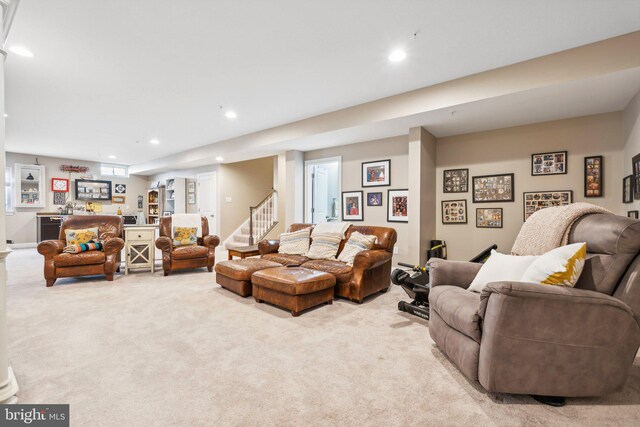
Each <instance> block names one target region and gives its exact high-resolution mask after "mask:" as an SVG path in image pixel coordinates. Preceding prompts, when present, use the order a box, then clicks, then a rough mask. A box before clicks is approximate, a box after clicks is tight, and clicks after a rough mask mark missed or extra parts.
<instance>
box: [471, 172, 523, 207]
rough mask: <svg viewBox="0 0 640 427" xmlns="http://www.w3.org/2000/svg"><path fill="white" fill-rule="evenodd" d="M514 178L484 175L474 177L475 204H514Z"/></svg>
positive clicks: (510, 174) (507, 175)
mask: <svg viewBox="0 0 640 427" xmlns="http://www.w3.org/2000/svg"><path fill="white" fill-rule="evenodd" d="M513 181H514V176H513V174H512V173H505V174H502V175H484V176H474V177H473V203H495V202H513V200H514V199H513V194H514V191H515V190H514V185H513V184H514V183H513Z"/></svg>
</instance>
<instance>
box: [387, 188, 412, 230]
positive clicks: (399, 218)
mask: <svg viewBox="0 0 640 427" xmlns="http://www.w3.org/2000/svg"><path fill="white" fill-rule="evenodd" d="M394 193H395V194H394ZM395 197H405V199H406V200H405V204H406V206H405V207H404V211H405V212H404V213H405V215H394V214H393V213H392V212H393V207H394V203H395V201H394V198H395ZM387 222H409V189H407V188H403V189H397V190H391V189H389V190H387Z"/></svg>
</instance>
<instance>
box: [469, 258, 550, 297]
mask: <svg viewBox="0 0 640 427" xmlns="http://www.w3.org/2000/svg"><path fill="white" fill-rule="evenodd" d="M537 258H538V257H537V256H518V255H505V254H501V253H500V252H496V250H495V249H493V250H492V251H491V256H490V257H489V259H488V260H487V262H485V263H484V264H483V265H482V267H481V268H480V271H478V274H477V275H476V277H475V279H473V282H471V285H469V288H468V289H469V290H470V291H473V292H482V289H483V288H484V287H485V286H486V285H487V283H492V282H502V281H516V282H519V281H521V280H522V275H523V274H524V272H525V271H526V270H527V268H529V266H530V265H531V264H533V263H534V261H536V259H537Z"/></svg>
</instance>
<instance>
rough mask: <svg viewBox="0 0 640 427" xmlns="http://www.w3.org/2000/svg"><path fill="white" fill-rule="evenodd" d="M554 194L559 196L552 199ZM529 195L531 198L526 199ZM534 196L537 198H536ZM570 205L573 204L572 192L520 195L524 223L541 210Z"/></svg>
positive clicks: (543, 192)
mask: <svg viewBox="0 0 640 427" xmlns="http://www.w3.org/2000/svg"><path fill="white" fill-rule="evenodd" d="M556 193H557V194H559V195H560V196H559V197H557V198H554V197H555V196H554V194H556ZM565 194H567V197H566V198H565V197H564V195H565ZM529 195H530V196H531V198H527V196H529ZM536 195H537V196H538V197H537V198H536ZM547 195H548V196H547ZM527 202H530V203H527ZM554 202H559V203H554ZM571 203H573V190H553V191H525V192H524V193H522V218H523V220H524V221H526V220H527V218H529V217H530V216H531V215H533V214H534V213H535V212H537V211H539V210H541V209H544V208H548V207H551V206H566V205H569V204H571Z"/></svg>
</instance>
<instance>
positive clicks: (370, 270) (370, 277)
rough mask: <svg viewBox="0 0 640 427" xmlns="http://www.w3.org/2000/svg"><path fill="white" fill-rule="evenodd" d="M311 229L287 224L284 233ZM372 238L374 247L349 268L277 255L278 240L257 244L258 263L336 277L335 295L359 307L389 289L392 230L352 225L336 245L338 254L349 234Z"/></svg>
mask: <svg viewBox="0 0 640 427" xmlns="http://www.w3.org/2000/svg"><path fill="white" fill-rule="evenodd" d="M307 227H313V224H291V226H290V227H289V230H288V231H297V230H301V229H303V228H307ZM356 231H358V232H360V233H362V234H368V235H375V236H376V237H377V238H378V239H377V241H376V243H375V245H374V247H373V248H372V249H370V250H367V251H362V252H360V253H359V254H357V255H356V257H355V259H354V261H353V267H351V266H349V265H347V264H345V263H343V262H340V261H332V260H324V259H323V260H312V259H309V258H307V257H305V256H302V255H288V254H279V253H278V247H279V246H280V241H279V240H263V241H261V242H260V243H259V244H258V250H259V251H260V255H261V258H262V259H265V260H268V261H274V262H277V263H279V264H282V265H301V266H302V267H306V268H310V269H313V270H319V271H324V272H326V273H331V274H333V275H334V276H335V277H336V288H335V294H336V295H337V296H341V297H344V298H348V299H350V300H352V301H356V302H358V303H362V301H363V300H364V298H366V297H367V296H369V295H373V294H375V293H376V292H386V291H387V290H388V289H389V286H390V285H391V279H390V277H391V258H392V257H393V246H394V245H395V243H396V239H397V233H396V230H395V229H393V228H389V227H367V226H358V225H352V226H350V227H349V229H348V230H347V232H346V233H345V239H344V240H342V242H341V243H340V248H339V250H338V254H340V252H341V251H342V249H343V248H344V245H345V244H346V242H347V240H349V236H351V233H353V232H356Z"/></svg>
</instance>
